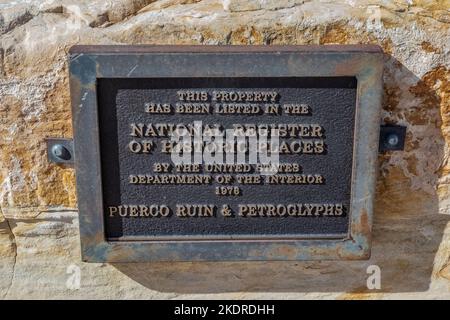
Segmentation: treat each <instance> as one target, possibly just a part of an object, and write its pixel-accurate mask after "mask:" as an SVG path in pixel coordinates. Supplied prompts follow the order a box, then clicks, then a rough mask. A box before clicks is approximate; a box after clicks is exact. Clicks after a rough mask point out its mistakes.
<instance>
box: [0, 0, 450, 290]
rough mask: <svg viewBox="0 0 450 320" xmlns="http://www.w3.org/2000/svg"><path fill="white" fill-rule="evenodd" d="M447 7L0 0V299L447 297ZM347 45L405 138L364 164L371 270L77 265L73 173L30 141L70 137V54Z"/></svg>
mask: <svg viewBox="0 0 450 320" xmlns="http://www.w3.org/2000/svg"><path fill="white" fill-rule="evenodd" d="M449 8H450V2H449V1H448V0H443V1H400V0H399V1H392V2H386V1H344V0H330V1H326V2H325V1H319V0H310V1H293V0H286V1H284V0H283V1H262V0H261V1H259V0H258V1H246V0H223V1H219V0H201V1H196V0H192V1H191V0H189V1H185V0H170V1H169V0H158V1H154V0H146V1H144V0H120V1H111V2H108V1H84V0H82V1H75V0H47V1H37V0H36V1H26V2H25V1H23V2H22V1H15V2H11V1H5V0H0V185H1V187H0V297H7V298H19V297H31V298H45V297H50V298H54V297H60V298H65V297H67V298H69V297H71V298H72V297H90V298H94V297H98V298H124V297H137V298H148V297H150V298H171V297H181V298H186V297H228V298H272V297H274V296H276V297H278V298H283V297H287V298H288V297H289V298H305V297H306V298H308V297H310V298H313V297H321V298H344V299H346V298H350V299H352V298H380V297H383V298H393V297H421V296H424V297H429V298H444V297H447V298H450V280H449V279H450V277H449V276H448V275H449V264H450V237H449V232H450V226H449V225H448V222H449V220H450V219H449V217H450V200H449V199H450V188H449V183H450V164H449V160H448V159H449V149H448V144H449V142H450V140H449V139H450V102H449V101H450V99H449V97H450V88H449V77H450V59H449V52H450V47H449V43H450V32H449V23H450V12H449ZM358 43H373V44H379V45H380V46H382V47H383V49H384V51H385V53H386V54H385V72H384V92H385V94H384V100H383V121H384V122H385V123H393V124H401V125H406V126H407V127H408V133H407V140H406V148H405V151H404V152H395V153H390V154H385V155H380V168H379V179H378V183H377V199H376V203H375V207H376V212H375V225H374V248H373V255H372V258H371V260H369V261H364V262H356V263H354V262H352V263H345V262H338V263H335V262H333V263H330V262H314V263H313V262H301V263H292V262H289V263H281V262H271V263H175V264H165V263H154V264H127V265H95V264H83V263H81V262H80V259H79V244H78V231H77V214H76V212H75V211H73V210H75V209H76V194H75V181H74V171H73V170H72V169H70V168H63V167H59V166H56V165H53V164H49V163H48V161H47V158H46V151H45V138H46V137H52V136H55V137H71V135H72V128H71V120H70V116H71V114H70V97H69V91H68V80H67V50H68V48H69V47H70V46H72V45H74V44H204V45H208V44H246V45H252V44H266V45H270V44H358ZM67 210H69V211H67ZM369 265H378V266H379V267H380V269H381V273H382V288H381V289H380V290H375V291H371V290H368V289H367V287H366V279H367V277H368V274H367V273H366V269H367V267H368V266H369ZM78 272H79V273H78ZM78 276H79V277H78ZM78 278H81V282H80V285H79V286H78V285H77V279H78ZM37 279H40V280H39V281H37ZM31 283H33V285H30V284H31ZM205 294H207V295H205Z"/></svg>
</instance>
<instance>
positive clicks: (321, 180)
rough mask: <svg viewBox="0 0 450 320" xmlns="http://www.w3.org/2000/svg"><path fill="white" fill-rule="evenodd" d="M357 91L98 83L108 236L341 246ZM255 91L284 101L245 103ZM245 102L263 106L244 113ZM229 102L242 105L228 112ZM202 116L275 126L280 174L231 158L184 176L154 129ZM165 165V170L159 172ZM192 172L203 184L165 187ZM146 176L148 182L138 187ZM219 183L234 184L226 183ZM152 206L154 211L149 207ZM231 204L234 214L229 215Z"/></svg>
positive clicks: (306, 83) (305, 85) (349, 84)
mask: <svg viewBox="0 0 450 320" xmlns="http://www.w3.org/2000/svg"><path fill="white" fill-rule="evenodd" d="M356 85H357V84H356V79H355V78H354V77H326V78H314V77H311V78H175V79H168V78H158V79H150V78H147V79H101V80H99V81H98V87H97V92H98V108H99V116H100V117H99V125H100V146H101V151H100V153H101V159H102V177H103V179H102V182H103V201H104V216H105V227H106V237H107V238H108V239H111V240H113V239H150V240H151V239H154V238H155V237H156V238H163V239H177V238H179V237H180V236H181V237H184V238H193V239H198V238H202V239H204V238H212V239H221V238H222V239H227V238H230V237H233V238H260V239H264V238H296V237H298V238H305V237H317V238H320V237H327V238H330V237H334V238H341V239H343V238H344V237H346V236H347V234H348V227H349V208H350V194H351V192H350V189H351V175H352V159H353V133H354V118H355V106H356ZM179 92H193V93H197V94H198V97H201V95H200V93H204V94H203V97H204V98H203V99H195V97H194V99H193V100H194V101H184V99H180V95H179ZM218 92H222V96H225V95H226V94H229V95H230V96H229V97H228V100H231V98H233V94H234V93H236V95H237V97H239V94H241V97H242V98H241V100H242V101H241V102H239V101H238V102H232V101H224V102H222V101H219V100H218V99H217V100H213V99H214V98H215V95H217V93H218ZM247 92H252V93H255V94H259V93H276V98H275V99H274V100H275V101H273V102H272V101H247V100H249V99H250V100H255V97H254V96H245V97H244V94H245V93H247ZM225 97H226V96H225ZM181 98H183V96H181ZM252 98H253V99H252ZM263 99H264V98H261V100H263ZM224 100H225V98H224ZM266 100H271V99H269V98H267V99H266ZM249 104H251V106H252V107H253V108H255V110H244V109H243V108H245V107H246V106H247V105H249ZM150 106H154V107H153V109H152V110H150ZM162 106H166V108H167V110H165V111H164V110H162V109H161V108H163V107H162ZM227 106H233V107H235V109H230V110H226V107H227ZM194 107H197V108H198V110H195V109H194ZM239 107H242V110H240V109H239ZM270 108H272V109H270ZM270 111H272V112H270ZM165 112H169V113H165ZM195 121H201V122H202V125H203V126H207V125H220V127H221V128H223V129H230V128H236V127H238V126H242V127H243V126H250V125H256V126H261V125H264V124H265V125H273V126H277V127H278V128H279V130H280V138H279V144H280V156H279V162H280V164H281V166H280V167H279V169H278V172H277V173H274V174H273V175H267V174H264V172H261V170H259V168H260V167H259V165H260V163H249V164H248V165H246V166H242V165H241V164H236V163H226V161H225V160H226V159H223V160H224V161H223V164H222V165H220V166H216V165H214V164H211V163H208V162H207V160H205V159H203V161H202V163H201V164H200V163H199V164H198V168H197V169H196V170H195V171H194V172H189V173H186V172H185V170H183V169H184V168H183V167H180V166H176V165H175V164H174V163H173V162H172V159H171V154H170V153H169V152H165V150H164V149H165V144H166V143H167V141H168V140H169V138H170V132H164V133H163V134H162V132H159V131H158V129H159V128H160V127H162V126H163V125H169V126H170V125H180V124H182V125H186V126H189V125H193V124H194V122H195ZM158 126H159V127H158ZM137 128H138V129H137ZM142 128H143V130H142V131H141V129H142ZM311 128H313V129H314V128H317V129H318V130H317V132H313V129H311ZM145 142H151V143H152V150H151V151H149V152H148V153H147V152H143V151H142V150H140V148H142V147H141V146H142V144H143V143H145ZM248 162H250V161H248ZM248 162H247V163H248ZM163 164H168V165H169V168H168V170H166V171H165V172H159V171H158V167H160V165H163ZM242 168H244V169H245V170H244V171H243V170H242ZM187 175H190V176H191V177H202V178H204V179H203V181H201V182H196V183H183V182H176V181H168V182H164V181H161V180H163V179H164V178H167V177H170V178H172V179H174V180H175V179H179V178H180V177H186V176H187ZM143 176H145V177H150V178H151V179H152V180H150V181H147V180H146V181H145V183H140V182H137V181H133V180H138V179H139V177H143ZM223 176H227V177H230V178H231V181H230V182H228V183H220V181H221V180H220V179H221V177H223ZM244 177H245V178H244ZM246 179H247V180H246ZM255 179H256V181H254V180H255ZM294 179H297V180H299V181H294V182H293V181H292V180H294ZM308 179H310V181H307V180H308ZM249 180H250V181H251V182H249ZM218 181H219V182H218ZM221 190H224V191H225V194H221V192H220V191H221ZM228 190H230V192H231V194H228V193H226V192H227V191H228ZM236 190H237V194H236V193H235V192H236ZM151 206H154V208H155V210H154V212H153V213H150V212H147V208H150V207H151ZM161 206H163V207H164V208H166V207H167V208H168V209H169V210H170V213H169V214H168V215H167V216H162V214H163V213H160V214H158V213H157V211H158V209H156V207H161ZM224 206H226V207H227V208H229V209H230V210H231V212H232V214H231V215H223V214H222V212H221V209H222V208H223V207H224ZM134 208H136V209H134ZM184 208H185V211H182V210H183V209H184ZM203 208H212V210H213V212H212V214H203V212H202V211H203ZM255 208H256V209H255ZM133 210H134V211H133ZM251 210H253V211H251ZM184 212H185V213H186V214H184ZM164 214H165V213H164Z"/></svg>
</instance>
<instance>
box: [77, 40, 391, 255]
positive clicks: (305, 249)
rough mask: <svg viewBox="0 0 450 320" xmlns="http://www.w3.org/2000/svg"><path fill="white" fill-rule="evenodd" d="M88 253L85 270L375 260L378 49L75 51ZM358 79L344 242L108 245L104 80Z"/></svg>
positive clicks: (80, 189) (81, 212)
mask: <svg viewBox="0 0 450 320" xmlns="http://www.w3.org/2000/svg"><path fill="white" fill-rule="evenodd" d="M69 69H70V91H71V98H72V117H73V128H74V147H75V169H76V177H77V194H78V209H79V220H80V238H81V252H82V259H83V261H87V262H142V261H194V260H317V259H320V260H329V259H348V260H351V259H368V258H369V257H370V248H371V229H372V214H373V208H372V207H373V198H374V191H375V190H374V189H375V179H376V168H377V166H376V163H377V154H378V142H379V130H380V110H381V95H382V69H383V62H382V51H381V49H380V48H379V47H378V46H372V45H356V46H352V45H350V46H347V45H345V46H74V47H72V48H71V50H70V66H69ZM336 76H355V77H356V78H357V82H358V83H357V101H356V119H355V133H354V154H353V175H352V188H351V208H350V228H349V234H348V237H347V238H346V239H311V240H305V239H251V240H179V241H172V240H171V241H164V240H155V241H110V242H109V241H106V239H105V231H104V220H103V219H104V218H103V199H102V183H101V167H100V144H99V124H98V106H97V92H96V82H97V79H98V78H146V77H336Z"/></svg>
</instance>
